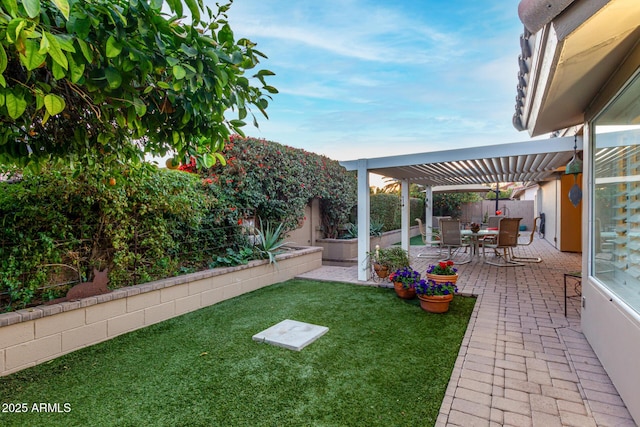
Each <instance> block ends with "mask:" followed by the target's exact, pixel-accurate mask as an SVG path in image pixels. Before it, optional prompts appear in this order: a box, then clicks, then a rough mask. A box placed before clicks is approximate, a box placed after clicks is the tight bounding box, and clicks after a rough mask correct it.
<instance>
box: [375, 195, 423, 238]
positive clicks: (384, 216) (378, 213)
mask: <svg viewBox="0 0 640 427" xmlns="http://www.w3.org/2000/svg"><path fill="white" fill-rule="evenodd" d="M409 200H410V207H409V223H410V224H409V225H410V226H412V225H416V224H417V223H415V219H416V218H420V219H422V220H423V221H424V216H425V215H424V214H425V212H424V200H423V199H419V198H413V197H412V198H410V199H409ZM401 209H402V206H401V198H400V196H399V195H397V194H387V193H379V194H372V195H371V221H372V222H378V223H381V224H383V228H382V231H391V230H397V229H399V228H400V227H401V222H402V219H401V217H400V215H401Z"/></svg>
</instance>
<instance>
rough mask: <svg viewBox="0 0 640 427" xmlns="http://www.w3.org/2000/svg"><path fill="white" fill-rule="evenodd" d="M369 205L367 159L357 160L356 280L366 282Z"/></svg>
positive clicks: (368, 244) (368, 245) (369, 246)
mask: <svg viewBox="0 0 640 427" xmlns="http://www.w3.org/2000/svg"><path fill="white" fill-rule="evenodd" d="M370 214H371V203H370V197H369V170H368V169H367V159H360V160H358V280H361V281H363V282H364V281H366V280H367V276H368V269H369V264H368V263H367V262H366V260H367V253H368V252H370V251H371V241H370V239H369V233H370V231H369V218H370V216H371V215H370Z"/></svg>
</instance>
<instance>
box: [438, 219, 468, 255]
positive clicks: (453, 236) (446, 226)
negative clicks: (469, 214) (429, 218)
mask: <svg viewBox="0 0 640 427" xmlns="http://www.w3.org/2000/svg"><path fill="white" fill-rule="evenodd" d="M440 240H441V242H442V243H441V245H442V247H447V248H448V249H449V256H448V257H447V258H445V259H444V260H449V259H451V258H452V257H453V254H454V253H455V252H457V251H458V250H460V249H461V248H465V252H466V250H467V248H468V247H469V246H470V243H469V241H468V240H467V239H463V238H462V234H461V233H460V221H459V220H457V219H443V220H441V221H440ZM454 248H455V251H454V250H453V249H454ZM472 257H473V253H472V252H471V251H469V259H467V260H465V261H462V262H460V261H458V262H457V263H458V264H467V263H469V262H471V258H472ZM444 260H442V261H444Z"/></svg>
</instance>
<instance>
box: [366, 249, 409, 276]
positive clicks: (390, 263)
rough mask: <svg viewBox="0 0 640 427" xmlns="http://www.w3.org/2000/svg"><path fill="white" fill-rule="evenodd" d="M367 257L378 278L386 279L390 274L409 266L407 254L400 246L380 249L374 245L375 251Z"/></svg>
mask: <svg viewBox="0 0 640 427" xmlns="http://www.w3.org/2000/svg"><path fill="white" fill-rule="evenodd" d="M367 255H368V257H369V259H370V260H371V263H372V264H373V269H374V270H375V272H376V273H377V274H378V277H382V278H385V277H388V276H389V273H390V272H392V271H395V270H398V269H400V268H402V267H408V266H409V254H408V253H407V251H405V250H404V249H402V248H401V247H400V246H391V247H389V248H381V247H380V246H378V245H376V249H375V251H372V252H369V253H368V254H367Z"/></svg>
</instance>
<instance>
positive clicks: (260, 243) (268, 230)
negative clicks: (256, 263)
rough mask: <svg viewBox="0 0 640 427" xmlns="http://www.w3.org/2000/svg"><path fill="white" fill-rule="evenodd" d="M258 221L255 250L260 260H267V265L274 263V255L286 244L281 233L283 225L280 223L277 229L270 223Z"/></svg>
mask: <svg viewBox="0 0 640 427" xmlns="http://www.w3.org/2000/svg"><path fill="white" fill-rule="evenodd" d="M259 219H260V229H259V230H257V233H258V239H257V244H256V248H257V249H258V254H259V255H260V257H261V258H264V259H268V260H269V264H275V263H276V255H277V254H278V252H279V249H280V248H282V247H283V246H284V245H286V244H287V243H288V242H285V241H284V235H283V233H282V227H283V225H284V224H282V223H280V224H278V226H277V227H274V225H273V224H271V222H269V221H266V222H265V223H263V222H262V218H259Z"/></svg>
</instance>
